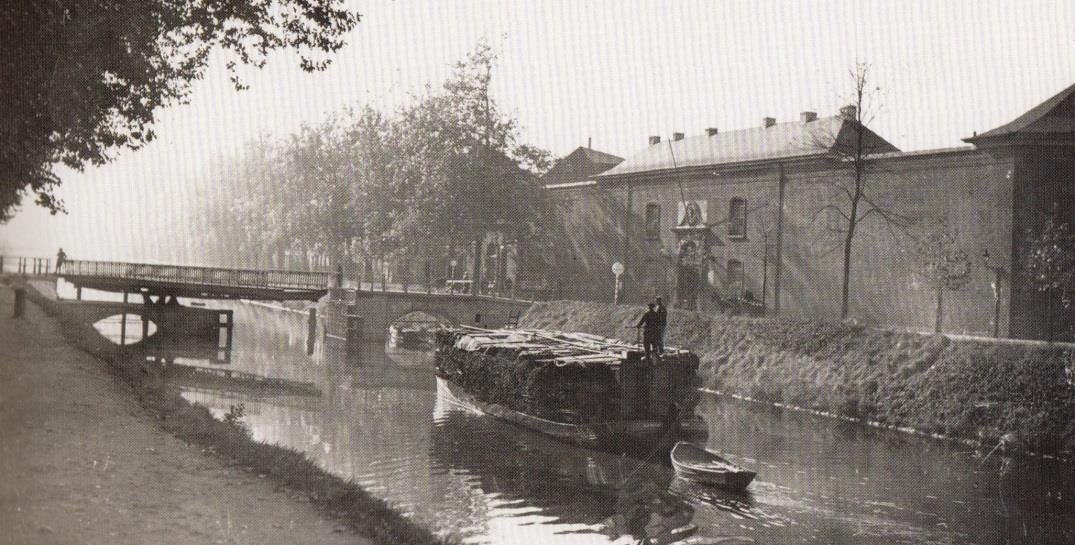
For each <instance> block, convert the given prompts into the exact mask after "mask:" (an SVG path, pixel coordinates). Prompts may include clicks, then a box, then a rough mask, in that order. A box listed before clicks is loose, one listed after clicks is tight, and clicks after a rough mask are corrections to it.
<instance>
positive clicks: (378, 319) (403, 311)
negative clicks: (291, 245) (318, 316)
mask: <svg viewBox="0 0 1075 545" xmlns="http://www.w3.org/2000/svg"><path fill="white" fill-rule="evenodd" d="M530 305H531V302H530V301H520V300H518V299H508V298H504V297H492V296H486V295H469V294H453V293H430V292H428V291H427V292H424V293H423V292H401V291H374V290H361V289H359V290H353V289H337V288H333V289H331V290H329V297H328V299H327V302H326V303H325V305H324V306H325V307H326V308H325V311H324V314H323V317H324V320H325V332H326V333H327V334H328V335H330V336H338V337H346V336H347V333H346V332H347V331H348V329H349V328H348V324H347V320H348V317H350V318H351V328H350V329H351V330H352V331H354V330H357V331H356V332H360V333H359V336H360V338H361V339H362V341H363V342H368V341H377V342H383V341H384V340H385V339H386V338H387V335H388V333H387V332H388V326H390V325H392V324H393V323H394V322H396V321H398V320H400V318H403V317H404V316H406V315H408V314H411V313H414V312H423V313H425V314H429V315H431V316H434V317H436V318H438V319H440V320H441V321H442V322H444V323H447V324H450V325H476V326H481V327H502V326H505V325H509V324H510V323H511V322H513V321H515V320H517V319H518V317H519V315H520V314H522V313H523V311H525V310H526V309H528V308H530Z"/></svg>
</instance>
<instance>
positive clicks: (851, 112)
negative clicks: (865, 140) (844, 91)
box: [840, 104, 858, 119]
mask: <svg viewBox="0 0 1075 545" xmlns="http://www.w3.org/2000/svg"><path fill="white" fill-rule="evenodd" d="M857 113H858V108H856V107H855V105H854V104H848V105H847V106H844V107H843V108H840V117H842V118H844V119H855V114H857Z"/></svg>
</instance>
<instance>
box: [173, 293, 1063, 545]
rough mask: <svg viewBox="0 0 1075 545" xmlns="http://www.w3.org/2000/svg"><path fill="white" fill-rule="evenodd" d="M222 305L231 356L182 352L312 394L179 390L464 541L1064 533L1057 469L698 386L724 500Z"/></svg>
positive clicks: (256, 310)
mask: <svg viewBox="0 0 1075 545" xmlns="http://www.w3.org/2000/svg"><path fill="white" fill-rule="evenodd" d="M216 306H221V305H216ZM223 306H226V307H227V308H232V309H234V311H235V314H234V317H235V324H236V326H235V327H236V330H235V338H234V341H235V344H234V349H233V351H232V353H231V355H230V363H229V364H227V365H219V364H213V363H210V362H209V361H208V360H199V359H196V358H184V357H182V356H180V357H178V358H176V359H175V362H176V363H181V364H186V365H200V366H206V367H215V368H227V369H235V370H239V371H245V372H250V373H257V374H260V375H266V376H271V377H277V378H283V379H288V380H293V381H300V382H309V383H314V384H316V386H317V388H318V389H319V390H320V391H321V395H320V396H306V395H280V394H273V393H266V392H264V391H250V390H248V389H243V388H234V389H229V388H228V387H227V386H221V385H220V384H213V385H209V386H206V385H191V384H187V385H183V386H182V387H183V392H184V394H183V395H184V396H185V397H186V398H187V399H189V400H191V401H194V402H197V403H201V404H203V405H206V406H208V407H209V408H210V409H211V410H213V411H214V412H215V413H216V414H218V415H222V414H223V413H225V412H227V411H228V410H230V409H231V407H233V406H237V405H239V404H242V406H243V408H244V413H245V416H244V418H243V422H244V423H245V424H246V425H247V426H248V427H249V429H250V430H251V432H252V433H253V435H254V438H255V439H257V440H259V441H264V442H270V443H277V444H280V445H284V446H287V447H290V448H293V449H297V450H300V451H303V452H305V453H306V454H307V455H308V456H309V457H310V458H312V459H313V460H315V461H316V462H317V463H318V464H320V465H322V466H323V467H324V468H326V469H327V470H328V471H330V472H332V473H334V474H336V475H339V476H341V477H343V478H345V479H354V480H355V481H356V482H357V483H359V484H361V485H362V486H363V487H365V488H366V489H367V490H369V491H370V492H371V493H373V494H375V495H377V496H379V497H381V498H383V499H385V500H386V501H388V502H389V503H390V504H392V505H393V506H395V507H397V508H398V509H400V510H402V511H404V512H405V513H407V514H408V515H410V516H412V517H414V518H415V519H416V520H418V521H419V522H421V523H422V524H424V525H427V526H429V527H431V528H433V529H434V530H435V531H436V532H438V533H441V534H445V535H452V536H456V537H457V538H458V539H459V540H461V541H463V542H466V543H506V544H533V543H542V544H544V543H549V544H552V543H564V544H568V543H570V544H602V543H638V542H640V540H641V539H642V536H647V537H648V538H649V539H650V540H651V542H652V543H671V542H674V541H676V540H677V539H685V538H691V539H693V540H697V542H698V543H709V542H716V543H725V544H728V543H765V544H775V543H781V544H783V543H805V544H860V543H939V544H940V543H943V544H949V543H951V544H964V543H967V544H970V543H977V544H997V543H1006V544H1007V543H1012V544H1014V543H1027V544H1046V543H1048V544H1070V543H1075V510H1073V503H1072V500H1071V494H1072V492H1073V491H1075V475H1073V472H1072V471H1071V469H1070V466H1069V464H1066V463H1062V462H1058V461H1051V460H1044V461H1043V460H1040V459H1020V458H1017V459H1014V460H1012V459H1005V458H1003V457H1001V456H999V455H998V454H996V453H994V454H991V455H989V456H988V457H987V456H986V454H987V452H988V449H981V450H976V449H975V448H973V447H970V446H966V445H963V444H959V443H955V442H950V441H943V440H937V439H930V438H924V437H917V436H912V435H908V434H904V433H899V432H895V431H888V430H879V429H874V428H868V427H865V426H861V425H858V424H854V423H849V422H841V421H835V420H832V419H827V418H823V417H818V416H814V415H810V414H804V413H797V412H791V411H783V410H779V409H776V408H772V407H769V406H765V405H759V404H752V403H749V402H743V401H738V400H734V399H729V398H724V397H720V396H716V395H710V394H706V395H705V396H704V397H703V400H702V402H701V404H700V405H699V409H698V411H699V413H700V414H701V415H702V416H703V417H704V418H705V419H706V420H707V422H708V425H709V431H710V433H709V440H708V447H709V448H711V449H714V450H719V451H721V452H724V453H726V454H727V455H728V457H729V458H730V459H732V460H733V461H735V462H738V463H740V464H742V465H745V466H748V467H751V468H755V469H757V471H758V477H757V479H756V480H755V482H754V483H753V484H752V485H751V487H750V488H749V489H748V490H749V491H748V492H747V493H744V494H733V493H726V492H721V491H719V490H715V489H710V488H704V487H697V486H693V485H688V484H686V483H684V482H682V481H680V480H678V479H676V478H675V477H674V475H673V473H672V470H671V469H670V467H668V465H667V464H665V463H661V461H660V460H658V459H653V460H649V461H644V460H638V459H634V458H629V457H621V456H615V455H611V454H606V453H602V452H595V451H590V450H586V449H581V448H577V447H573V446H569V445H565V444H561V443H558V442H556V441H553V440H551V439H548V438H546V437H544V436H542V435H539V434H536V433H533V432H530V431H527V430H524V429H521V428H518V427H514V426H512V425H510V424H506V423H503V422H500V421H496V420H494V419H492V418H488V417H485V416H481V415H478V414H473V413H470V412H467V411H465V410H460V409H458V408H456V407H455V406H452V405H451V404H450V403H447V402H446V401H445V399H444V398H443V397H441V396H440V395H438V392H437V384H436V380H435V378H434V376H433V374H432V372H431V370H432V355H431V354H430V353H428V352H423V351H414V350H405V349H396V348H391V347H383V346H364V347H363V349H362V353H361V354H360V355H358V356H357V357H353V359H352V360H351V361H345V358H344V356H343V350H342V348H337V347H335V346H332V344H331V343H330V344H329V345H328V346H319V347H318V349H317V350H316V351H315V353H314V354H313V355H312V356H308V355H307V353H306V346H305V344H306V317H305V315H304V314H301V313H295V312H287V311H281V310H273V309H269V308H265V307H261V306H254V305H250V304H243V303H238V304H224V305H223ZM702 538H705V540H703V539H702Z"/></svg>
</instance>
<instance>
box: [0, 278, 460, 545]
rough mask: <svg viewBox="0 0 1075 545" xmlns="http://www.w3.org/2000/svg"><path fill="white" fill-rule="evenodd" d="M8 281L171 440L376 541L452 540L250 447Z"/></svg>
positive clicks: (264, 447) (236, 431) (324, 475)
mask: <svg viewBox="0 0 1075 545" xmlns="http://www.w3.org/2000/svg"><path fill="white" fill-rule="evenodd" d="M8 280H9V281H11V283H12V285H13V287H21V288H24V289H25V290H26V294H27V298H28V299H29V300H30V301H31V302H33V303H34V304H36V305H37V306H38V307H40V308H41V309H42V310H43V311H44V312H45V313H46V314H48V315H49V316H52V317H54V318H56V319H57V320H58V321H59V322H60V326H61V330H62V332H63V335H64V337H65V338H66V339H67V341H68V342H70V343H71V344H72V345H73V346H75V347H76V348H78V349H80V350H82V351H84V352H86V353H88V354H90V355H91V356H94V357H96V358H98V359H101V360H102V361H104V362H105V363H106V364H108V367H109V369H111V370H112V371H113V372H114V373H115V374H116V376H117V377H119V378H120V379H122V380H124V381H125V382H127V383H128V384H129V385H130V386H131V387H132V388H133V389H134V391H135V392H136V393H137V396H138V400H139V402H140V404H141V405H142V406H143V407H144V408H145V409H146V410H147V411H148V412H149V413H150V414H152V415H153V416H154V417H155V418H156V419H157V421H158V422H159V423H160V425H161V427H162V428H163V429H165V430H166V431H168V432H169V433H171V434H172V435H175V436H176V437H178V438H179V439H182V440H184V441H187V442H189V443H192V444H195V445H198V446H199V447H202V448H203V449H204V450H205V452H207V453H210V454H213V455H215V456H217V457H218V458H221V459H223V460H224V461H225V462H227V463H228V464H229V465H233V466H237V467H243V468H246V469H247V470H248V471H254V472H257V473H259V474H264V475H266V476H267V477H268V478H270V479H272V480H273V481H274V482H276V483H277V484H278V485H280V486H281V487H283V488H285V489H287V490H289V491H290V492H292V493H295V494H298V495H301V496H304V497H305V498H307V499H308V500H309V501H310V502H311V503H312V504H314V505H316V506H317V507H318V508H319V509H320V510H321V511H322V512H324V513H325V514H326V515H328V516H330V517H331V518H333V519H334V520H338V521H340V522H341V523H343V524H345V525H347V526H348V527H349V528H351V530H353V531H354V532H355V533H356V534H358V535H360V536H363V537H366V538H369V539H371V540H373V541H374V542H375V543H381V544H384V545H396V544H399V545H409V544H414V545H419V544H422V545H424V544H433V545H448V544H451V543H454V542H455V540H453V539H451V538H441V537H438V536H436V535H434V534H433V533H432V532H431V531H430V530H428V529H426V528H423V527H421V526H419V525H418V524H417V523H415V522H413V521H412V520H411V519H409V518H407V517H406V516H404V515H403V514H402V513H400V512H399V511H397V510H395V509H393V508H392V507H391V506H389V505H388V504H387V503H386V502H384V501H383V500H381V499H378V498H375V497H373V496H371V495H370V494H369V493H368V492H366V491H365V490H364V489H362V487H360V486H359V485H357V484H355V483H354V482H353V481H347V480H344V479H341V478H340V477H337V476H335V475H332V474H330V473H328V472H326V471H325V470H323V469H321V468H320V467H319V466H318V465H317V464H315V463H314V462H313V461H311V460H309V459H308V458H307V457H306V456H305V455H304V454H303V453H301V452H298V451H295V450H292V449H288V448H285V447H281V446H279V445H270V444H266V443H260V442H257V441H254V440H253V439H252V438H251V436H250V434H249V432H248V431H247V430H245V429H243V428H242V427H241V426H237V425H233V424H229V423H226V422H223V421H220V420H217V419H216V418H213V416H212V415H211V414H210V412H209V410H208V409H206V408H205V407H202V406H200V405H197V404H195V403H191V402H189V401H187V400H186V399H184V398H183V397H182V396H181V395H180V394H179V392H178V391H176V390H175V389H169V388H166V387H163V386H162V384H163V383H162V381H160V379H159V376H157V374H156V373H155V370H154V369H153V368H152V367H150V366H146V365H143V362H139V361H137V360H136V359H134V358H131V357H129V356H127V355H126V354H124V353H123V351H122V350H120V349H119V347H117V346H116V345H114V344H112V343H111V342H109V341H107V340H106V339H104V338H103V337H101V336H100V334H98V333H97V330H96V329H94V328H93V326H92V325H91V324H87V323H84V322H81V321H79V320H77V319H75V318H73V317H72V316H69V315H66V314H65V313H64V312H63V308H62V305H61V304H59V303H57V302H56V301H54V300H52V299H49V298H48V297H46V296H44V295H43V294H41V293H40V292H38V291H37V290H36V289H35V288H34V287H33V286H30V285H29V284H27V283H26V282H24V281H22V280H21V279H18V278H10V277H9V278H8Z"/></svg>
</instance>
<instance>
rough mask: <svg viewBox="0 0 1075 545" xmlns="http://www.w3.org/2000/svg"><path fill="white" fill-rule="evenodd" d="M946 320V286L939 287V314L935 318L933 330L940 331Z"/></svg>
mask: <svg viewBox="0 0 1075 545" xmlns="http://www.w3.org/2000/svg"><path fill="white" fill-rule="evenodd" d="M943 321H944V286H939V287H938V288H937V314H936V316H935V317H934V319H933V332H934V333H940V332H941V330H942V324H943Z"/></svg>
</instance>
